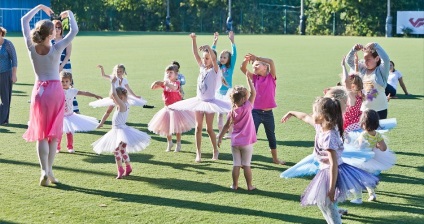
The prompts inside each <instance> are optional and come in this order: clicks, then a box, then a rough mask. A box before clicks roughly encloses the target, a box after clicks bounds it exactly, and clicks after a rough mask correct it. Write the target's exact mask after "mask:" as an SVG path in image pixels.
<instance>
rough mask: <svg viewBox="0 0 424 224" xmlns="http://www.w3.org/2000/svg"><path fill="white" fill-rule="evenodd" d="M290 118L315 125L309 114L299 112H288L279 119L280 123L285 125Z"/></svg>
mask: <svg viewBox="0 0 424 224" xmlns="http://www.w3.org/2000/svg"><path fill="white" fill-rule="evenodd" d="M292 116H294V117H296V118H298V119H300V120H302V121H304V122H305V123H308V124H310V125H312V126H313V125H315V121H314V119H313V117H312V116H311V115H309V114H306V113H303V112H299V111H289V112H288V113H287V114H286V115H284V116H283V117H282V118H281V123H285V122H286V121H287V120H288V119H289V118H291V117H292Z"/></svg>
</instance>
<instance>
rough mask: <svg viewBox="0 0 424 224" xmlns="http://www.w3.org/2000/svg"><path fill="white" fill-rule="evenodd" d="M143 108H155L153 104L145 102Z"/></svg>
mask: <svg viewBox="0 0 424 224" xmlns="http://www.w3.org/2000/svg"><path fill="white" fill-rule="evenodd" d="M143 108H149V109H152V108H155V106H151V105H147V104H146V105H144V106H143Z"/></svg>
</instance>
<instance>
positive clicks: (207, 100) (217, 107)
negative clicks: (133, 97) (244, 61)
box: [169, 33, 231, 162]
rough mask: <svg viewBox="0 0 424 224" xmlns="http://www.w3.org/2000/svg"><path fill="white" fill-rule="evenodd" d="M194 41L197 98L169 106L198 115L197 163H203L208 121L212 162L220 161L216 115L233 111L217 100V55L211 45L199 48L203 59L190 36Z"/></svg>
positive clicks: (218, 84)
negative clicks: (197, 67) (204, 125)
mask: <svg viewBox="0 0 424 224" xmlns="http://www.w3.org/2000/svg"><path fill="white" fill-rule="evenodd" d="M190 37H191V39H192V50H193V55H194V58H195V59H196V62H197V65H198V66H199V67H200V73H199V76H198V78H197V96H196V97H193V98H190V99H186V100H182V101H179V102H177V103H174V104H172V105H170V106H169V108H171V109H174V110H189V111H194V112H195V115H196V132H195V137H196V159H195V161H196V162H201V160H202V159H201V158H202V156H201V144H202V129H203V118H205V120H206V130H207V132H208V135H209V139H210V141H211V143H212V147H213V155H212V160H217V159H218V154H219V151H218V147H217V145H216V135H215V132H214V130H213V120H214V116H215V113H227V112H229V111H230V110H231V105H230V103H227V102H225V101H222V100H218V99H216V98H215V92H216V91H217V90H218V89H219V88H220V87H221V76H222V75H221V70H220V69H219V66H218V63H217V61H216V54H215V52H214V51H213V50H212V49H211V47H210V46H209V45H204V46H201V47H200V48H199V50H200V51H202V52H203V55H202V58H201V57H200V56H199V52H198V49H197V43H196V34H194V33H192V34H190Z"/></svg>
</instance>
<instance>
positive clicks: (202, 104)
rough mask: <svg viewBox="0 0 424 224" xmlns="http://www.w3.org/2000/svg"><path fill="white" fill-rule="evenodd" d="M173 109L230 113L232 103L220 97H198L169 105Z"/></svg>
mask: <svg viewBox="0 0 424 224" xmlns="http://www.w3.org/2000/svg"><path fill="white" fill-rule="evenodd" d="M169 108H170V109H173V110H187V111H193V112H196V111H200V112H205V113H228V112H230V110H231V104H230V103H228V102H225V101H223V100H219V99H211V100H201V99H199V98H197V97H193V98H189V99H186V100H181V101H178V102H176V103H173V104H172V105H169Z"/></svg>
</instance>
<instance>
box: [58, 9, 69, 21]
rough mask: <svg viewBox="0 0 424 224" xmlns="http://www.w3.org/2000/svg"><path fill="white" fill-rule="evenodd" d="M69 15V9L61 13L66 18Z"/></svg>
mask: <svg viewBox="0 0 424 224" xmlns="http://www.w3.org/2000/svg"><path fill="white" fill-rule="evenodd" d="M68 17H69V10H66V11H63V12H61V13H60V18H61V19H65V18H68Z"/></svg>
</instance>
